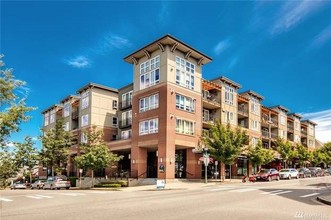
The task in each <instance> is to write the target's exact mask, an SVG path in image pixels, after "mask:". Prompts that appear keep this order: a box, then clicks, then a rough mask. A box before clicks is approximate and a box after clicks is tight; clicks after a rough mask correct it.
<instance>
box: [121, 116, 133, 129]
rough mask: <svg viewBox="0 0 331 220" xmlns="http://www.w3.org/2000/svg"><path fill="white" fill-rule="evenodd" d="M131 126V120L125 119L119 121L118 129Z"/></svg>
mask: <svg viewBox="0 0 331 220" xmlns="http://www.w3.org/2000/svg"><path fill="white" fill-rule="evenodd" d="M131 125H132V118H126V119H124V120H120V128H127V127H130V126H131Z"/></svg>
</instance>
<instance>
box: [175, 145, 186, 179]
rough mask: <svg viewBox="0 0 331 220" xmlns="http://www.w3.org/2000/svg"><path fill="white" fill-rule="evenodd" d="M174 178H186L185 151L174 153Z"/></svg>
mask: <svg viewBox="0 0 331 220" xmlns="http://www.w3.org/2000/svg"><path fill="white" fill-rule="evenodd" d="M175 158H176V161H175V178H186V149H184V150H176V152H175Z"/></svg>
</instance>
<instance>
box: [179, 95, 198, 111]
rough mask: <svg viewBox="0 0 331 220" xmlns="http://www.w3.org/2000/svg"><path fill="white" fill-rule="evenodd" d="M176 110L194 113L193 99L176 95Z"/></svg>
mask: <svg viewBox="0 0 331 220" xmlns="http://www.w3.org/2000/svg"><path fill="white" fill-rule="evenodd" d="M176 108H177V109H181V110H185V111H188V112H194V111H195V99H192V98H189V97H186V96H182V95H179V94H176Z"/></svg>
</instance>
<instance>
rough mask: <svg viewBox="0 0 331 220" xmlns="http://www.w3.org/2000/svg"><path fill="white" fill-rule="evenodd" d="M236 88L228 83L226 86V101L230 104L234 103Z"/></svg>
mask: <svg viewBox="0 0 331 220" xmlns="http://www.w3.org/2000/svg"><path fill="white" fill-rule="evenodd" d="M233 94H234V88H232V87H231V86H228V85H226V86H225V99H224V100H225V103H227V104H229V105H233V103H234V102H233V99H234V95H233Z"/></svg>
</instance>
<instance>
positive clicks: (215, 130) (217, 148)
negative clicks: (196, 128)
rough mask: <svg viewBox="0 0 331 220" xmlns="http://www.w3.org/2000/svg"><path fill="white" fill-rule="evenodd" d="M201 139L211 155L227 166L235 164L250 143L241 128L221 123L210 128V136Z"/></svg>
mask: <svg viewBox="0 0 331 220" xmlns="http://www.w3.org/2000/svg"><path fill="white" fill-rule="evenodd" d="M201 139H202V141H203V143H204V144H205V145H206V146H207V147H208V151H209V152H210V155H211V156H212V157H213V158H214V159H216V160H218V161H221V162H223V163H224V164H226V165H232V164H233V163H234V161H235V160H236V159H237V158H238V156H239V155H240V153H241V152H242V149H243V147H244V145H245V144H246V143H247V142H248V136H247V135H246V131H244V130H241V129H240V128H239V127H237V128H236V129H232V128H231V127H230V124H227V125H226V126H224V125H222V124H221V122H220V121H216V123H215V124H214V125H213V126H212V127H211V128H210V130H209V135H203V136H202V138H201ZM230 178H231V174H230Z"/></svg>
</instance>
